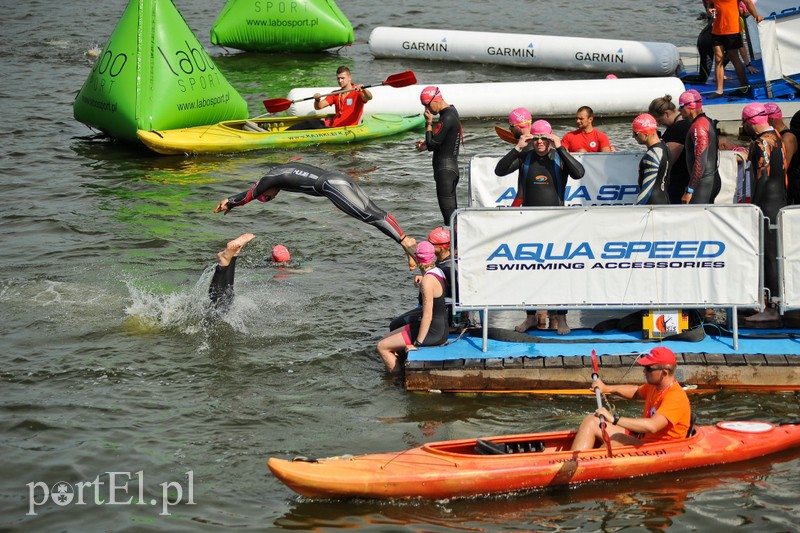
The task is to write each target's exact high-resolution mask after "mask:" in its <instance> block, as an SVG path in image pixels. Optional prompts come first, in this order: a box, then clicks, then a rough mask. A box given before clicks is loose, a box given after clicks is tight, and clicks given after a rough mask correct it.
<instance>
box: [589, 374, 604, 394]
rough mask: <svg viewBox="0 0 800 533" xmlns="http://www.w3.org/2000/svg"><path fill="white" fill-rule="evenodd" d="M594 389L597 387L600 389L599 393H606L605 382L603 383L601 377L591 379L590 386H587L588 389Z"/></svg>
mask: <svg viewBox="0 0 800 533" xmlns="http://www.w3.org/2000/svg"><path fill="white" fill-rule="evenodd" d="M595 389H599V390H600V394H605V393H606V384H605V383H603V380H602V379H600V378H597V379H596V380H594V381H592V386H591V387H590V388H589V390H591V391H592V392H594V391H595Z"/></svg>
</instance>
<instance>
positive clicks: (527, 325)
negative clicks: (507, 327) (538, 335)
mask: <svg viewBox="0 0 800 533" xmlns="http://www.w3.org/2000/svg"><path fill="white" fill-rule="evenodd" d="M535 325H536V313H533V314H530V315H527V316H526V317H525V320H524V321H522V322H520V323H519V324H518V325H517V326H515V327H514V331H518V332H520V333H525V332H526V331H528V330H529V329H531V328H532V327H533V326H535Z"/></svg>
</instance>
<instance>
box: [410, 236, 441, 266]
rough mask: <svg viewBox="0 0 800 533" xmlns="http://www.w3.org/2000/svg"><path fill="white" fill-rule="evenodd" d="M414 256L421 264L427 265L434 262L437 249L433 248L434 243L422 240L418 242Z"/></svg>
mask: <svg viewBox="0 0 800 533" xmlns="http://www.w3.org/2000/svg"><path fill="white" fill-rule="evenodd" d="M414 257H415V258H416V260H417V263H419V264H421V265H427V264H428V263H433V260H434V259H435V258H436V251H435V250H434V249H433V245H432V244H431V243H429V242H428V241H422V242H420V243H418V244H417V250H416V251H415V252H414Z"/></svg>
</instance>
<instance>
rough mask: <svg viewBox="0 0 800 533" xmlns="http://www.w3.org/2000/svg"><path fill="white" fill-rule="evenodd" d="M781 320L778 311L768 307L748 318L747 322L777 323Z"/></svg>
mask: <svg viewBox="0 0 800 533" xmlns="http://www.w3.org/2000/svg"><path fill="white" fill-rule="evenodd" d="M780 319H781V317H780V315H779V314H778V310H777V309H775V308H774V307H768V308H766V309H764V310H763V311H761V312H760V313H756V314H754V315H751V316H748V317H746V318H745V319H744V320H745V322H777V321H779V320H780Z"/></svg>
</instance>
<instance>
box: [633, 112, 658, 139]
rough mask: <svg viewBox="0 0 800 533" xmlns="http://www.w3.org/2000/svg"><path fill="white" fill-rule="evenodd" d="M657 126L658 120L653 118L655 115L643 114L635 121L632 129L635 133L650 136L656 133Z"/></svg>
mask: <svg viewBox="0 0 800 533" xmlns="http://www.w3.org/2000/svg"><path fill="white" fill-rule="evenodd" d="M656 125H657V124H656V119H654V118H653V115H651V114H649V113H642V114H641V115H639V116H638V117H636V118H635V119H633V124H631V128H632V129H633V133H646V134H648V135H649V134H651V133H655V132H656Z"/></svg>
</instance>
